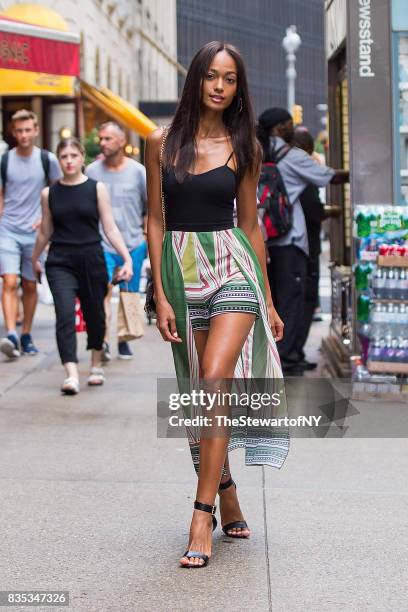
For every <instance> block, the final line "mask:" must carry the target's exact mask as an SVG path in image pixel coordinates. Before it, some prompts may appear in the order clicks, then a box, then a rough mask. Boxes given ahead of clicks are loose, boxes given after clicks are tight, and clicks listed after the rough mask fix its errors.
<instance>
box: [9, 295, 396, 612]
mask: <svg viewBox="0 0 408 612" xmlns="http://www.w3.org/2000/svg"><path fill="white" fill-rule="evenodd" d="M321 325H325V323H321V324H317V328H318V329H317V331H316V342H315V344H316V346H317V345H318V340H317V338H318V337H320V336H321V333H322V330H321V328H320V329H319V326H321ZM53 326H54V315H53V309H52V307H51V306H45V305H42V304H41V305H40V306H39V309H38V312H37V317H36V325H35V328H34V329H35V339H36V341H37V343H38V346H39V348H40V349H41V351H42V352H41V354H40V355H39V356H37V357H33V358H28V357H25V358H21V360H20V361H19V362H18V363H7V362H5V361H3V360H2V361H1V363H0V402H1V410H0V419H1V425H0V432H1V433H0V436H1V439H0V470H1V471H0V476H1V491H2V495H1V498H2V502H1V505H0V522H1V525H2V548H3V554H2V555H1V557H0V566H1V567H0V575H1V577H2V580H1V585H0V589H1V590H5V589H48V590H58V589H60V590H68V591H69V592H70V608H69V609H71V610H74V611H75V612H80V611H84V612H108V611H112V612H119V611H120V612H124V611H139V610H142V611H145V610H146V611H150V610H155V611H156V610H160V611H161V610H163V611H165V610H177V611H187V610H194V609H197V610H198V609H203V608H204V607H205V609H211V610H214V611H221V610H237V611H238V610H242V611H244V610H248V609H250V610H259V611H262V612H263V611H267V610H273V611H276V612H283V611H288V612H297V611H302V612H303V611H314V610H325V611H326V612H331V611H337V610H338V611H342V612H344V611H351V610H356V611H357V610H358V611H359V612H361V611H363V610H369V611H370V612H373V611H378V612H380V611H381V612H382V611H384V610H403V609H406V596H405V592H404V591H405V588H404V587H403V585H404V584H406V583H407V580H408V576H407V567H408V558H407V557H408V555H407V549H406V536H407V530H408V527H407V521H406V507H407V501H408V493H407V484H406V474H407V468H408V454H407V452H406V451H407V443H406V440H399V439H388V440H381V439H372V440H369V439H367V440H364V439H320V440H318V439H303V440H301V439H293V440H292V441H291V450H290V453H289V456H288V459H287V462H286V464H285V466H284V468H283V469H282V470H281V471H280V472H277V471H275V470H273V469H261V468H257V467H254V468H246V469H245V468H244V467H243V463H242V456H241V454H240V453H239V452H236V453H235V454H233V456H232V464H233V469H232V473H233V476H234V478H235V479H236V480H237V483H238V490H239V494H240V498H241V505H242V508H243V510H244V513H245V517H246V519H247V521H248V524H249V525H250V527H251V529H252V537H251V539H250V540H249V541H245V540H244V541H238V540H230V539H228V538H226V537H225V536H224V535H221V533H222V532H221V531H220V529H219V528H218V529H217V530H216V531H215V532H214V540H213V541H214V545H213V558H212V559H211V562H210V565H209V567H208V568H205V569H203V570H201V571H199V572H194V571H186V570H182V569H179V568H178V559H179V557H180V556H181V554H182V553H183V552H184V550H185V549H186V545H187V539H188V527H189V520H190V517H191V512H192V503H193V501H194V486H195V476H194V472H193V469H192V466H191V462H190V457H189V453H188V450H187V443H186V441H185V440H162V439H160V440H158V439H157V437H156V416H155V413H156V406H155V391H156V378H157V377H160V376H172V374H173V366H172V360H171V353H170V347H169V346H168V345H165V344H164V343H162V342H161V340H160V338H159V335H158V333H157V331H156V329H155V327H154V326H151V327H147V328H146V335H145V337H144V338H143V339H142V340H140V341H138V342H137V343H135V344H134V346H135V354H136V357H135V359H134V360H133V361H129V362H120V361H118V360H117V359H116V358H114V359H113V361H112V362H111V364H110V365H109V366H108V368H107V382H106V385H105V387H104V388H102V389H88V388H86V387H85V386H83V389H82V391H81V394H80V395H79V396H77V397H73V398H72V397H71V398H70V397H61V396H60V395H59V391H58V389H59V384H60V382H61V380H62V370H61V366H60V364H59V362H58V357H57V352H56V346H55V341H54V327H53ZM315 327H316V326H315ZM82 336H83V334H82ZM82 341H83V337H81V342H82ZM113 345H114V343H112V346H113ZM80 369H81V374H82V377H83V380H82V382H83V381H84V380H85V376H86V374H87V363H86V361H85V351H84V350H82V351H81V363H80ZM13 609H16V610H17V609H19V610H20V609H24V608H13ZM25 609H28V610H29V609H31V608H25ZM46 609H49V608H44V610H46Z"/></svg>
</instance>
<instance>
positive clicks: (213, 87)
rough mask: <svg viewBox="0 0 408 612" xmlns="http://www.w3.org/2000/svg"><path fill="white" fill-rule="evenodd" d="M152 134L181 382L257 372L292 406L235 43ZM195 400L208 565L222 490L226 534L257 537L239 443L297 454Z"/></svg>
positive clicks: (153, 206)
mask: <svg viewBox="0 0 408 612" xmlns="http://www.w3.org/2000/svg"><path fill="white" fill-rule="evenodd" d="M147 144H148V146H147V149H146V167H147V187H148V207H149V214H148V243H149V254H150V261H151V265H152V274H153V283H154V295H155V301H156V309H157V326H158V328H159V330H160V333H161V335H162V337H163V339H164V340H166V341H167V342H171V346H172V349H173V356H174V363H175V367H176V373H177V379H178V384H179V392H183V394H184V391H185V392H188V393H191V392H192V391H197V387H201V386H203V387H204V388H205V390H206V391H208V392H209V393H210V394H211V393H215V395H216V394H217V391H218V390H221V391H222V392H223V391H225V390H227V391H228V390H229V389H230V388H231V386H230V382H229V381H230V379H232V378H235V379H243V378H245V379H247V378H251V379H257V380H258V381H259V380H261V381H264V384H265V388H267V389H275V390H276V388H278V389H279V390H280V391H281V393H282V395H281V396H280V397H282V404H284V401H283V400H284V394H283V389H282V371H281V368H280V363H279V356H278V353H277V350H276V345H275V340H279V339H280V338H282V336H283V324H282V321H281V320H280V318H279V316H278V314H277V312H276V310H275V308H274V306H273V302H272V297H271V293H270V289H269V284H268V277H267V272H266V262H265V247H264V242H263V238H262V235H261V232H260V229H259V226H258V221H257V208H256V188H257V184H258V178H259V172H260V163H261V152H260V148H259V145H258V143H257V141H256V137H255V122H254V117H253V112H252V108H251V101H250V96H249V92H248V86H247V79H246V74H245V68H244V64H243V61H242V58H241V56H240V54H239V52H238V50H237V49H236V48H235V47H233V46H232V45H228V44H223V43H220V42H216V41H214V42H211V43H208V44H207V45H205V46H204V47H203V48H202V49H200V50H199V51H198V53H197V54H196V56H195V57H194V59H193V61H192V63H191V66H190V68H189V71H188V74H187V77H186V82H185V86H184V90H183V94H182V97H181V100H180V104H179V107H178V109H177V112H176V114H175V117H174V119H173V122H172V124H171V126H170V128H169V129H168V130H164V131H163V130H156V131H155V132H153V133H152V134H151V135H150V136H149V137H148V139H147ZM161 187H162V189H161ZM162 196H164V197H162ZM234 199H236V203H237V217H238V227H234V221H233V211H234ZM254 384H255V385H256V382H255V383H254ZM248 385H249V387H247V386H245V388H250V385H251V383H248ZM200 391H201V389H200ZM190 397H192V396H190ZM213 397H214V396H213ZM183 406H185V404H183ZM195 406H196V404H195V405H194V402H193V401H191V402H189V405H188V407H187V408H186V410H185V413H186V416H187V417H189V416H190V417H192V419H190V422H189V421H187V420H185V425H186V428H187V434H188V440H189V444H190V451H191V456H192V460H193V464H194V467H195V469H196V472H197V475H198V484H197V492H196V501H195V502H194V513H193V517H192V521H191V526H190V538H189V542H188V548H187V550H186V552H185V553H184V554H183V556H182V557H181V559H180V564H181V566H182V567H188V568H199V567H204V566H206V565H207V564H208V561H209V558H210V556H211V529H212V528H215V526H216V524H217V521H216V519H215V517H214V514H215V511H216V507H215V497H216V494H217V493H218V494H219V497H220V513H221V526H222V529H223V531H224V533H225V534H226V535H227V536H229V537H234V538H248V537H249V535H250V531H249V527H248V525H247V523H246V521H245V520H244V517H243V514H242V512H241V509H240V505H239V501H238V497H237V492H236V487H235V483H234V481H233V480H232V478H231V473H230V467H229V458H228V451H229V450H232V449H234V448H237V447H239V446H241V447H244V448H245V462H246V464H247V465H271V466H274V467H277V468H280V467H281V466H282V464H283V462H284V460H285V457H286V455H287V452H288V438H287V435H286V433H285V432H283V431H282V430H280V431H279V432H278V431H276V428H275V431H274V430H273V428H269V427H265V428H256V427H252V428H251V429H249V428H248V429H246V428H243V427H241V428H240V427H237V428H235V429H234V425H233V426H232V427H231V428H230V427H228V424H227V427H222V425H221V427H218V428H217V417H219V416H221V417H222V416H224V415H225V412H223V406H222V405H221V406H220V404H219V403H218V402H217V401H216V402H215V405H213V406H212V407H211V410H207V409H208V406H203V405H200V406H198V409H197V408H196V407H195ZM229 408H230V407H229V406H227V409H228V410H229ZM281 408H282V409H284V408H283V406H281ZM201 409H204V411H203V412H204V414H205V415H206V416H207V417H208V418H209V419H210V420H208V421H207V423H208V427H207V426H206V425H203V427H200V424H198V425H197V426H196V425H195V422H196V420H195V417H196V416H198V417H200V416H202V414H203V413H202V410H201ZM229 414H230V412H229ZM214 417H216V418H215V420H214ZM197 422H198V423H200V421H199V420H198V421H197ZM169 424H171V423H170V422H169ZM211 427H212V431H210V430H211ZM211 515H212V516H211Z"/></svg>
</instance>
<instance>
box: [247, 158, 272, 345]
mask: <svg viewBox="0 0 408 612" xmlns="http://www.w3.org/2000/svg"><path fill="white" fill-rule="evenodd" d="M259 175H260V166H259V168H258V170H257V172H256V173H255V174H254V173H253V172H251V170H248V171H247V172H246V174H245V176H244V178H243V179H242V181H241V184H240V186H239V188H238V193H237V213H238V227H239V228H240V229H242V230H243V231H244V232H245V234H246V235H247V237H248V240H249V242H250V243H251V245H252V247H253V249H254V251H255V253H256V256H257V257H258V260H259V263H260V266H261V270H262V275H263V277H264V283H265V294H266V295H265V297H266V306H267V308H268V314H269V322H270V324H271V328H272V332H273V335H274V338H275V340H277V341H278V340H281V339H282V338H283V322H282V320H281V319H280V317H279V315H278V313H277V312H276V310H275V307H274V305H273V301H272V296H271V289H270V286H269V280H268V273H267V269H266V254H265V242H264V240H263V237H262V232H261V229H260V227H259V224H258V215H257V208H256V190H257V186H258V181H259Z"/></svg>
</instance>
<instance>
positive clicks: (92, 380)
mask: <svg viewBox="0 0 408 612" xmlns="http://www.w3.org/2000/svg"><path fill="white" fill-rule="evenodd" d="M104 382H105V376H104V373H103V369H102V368H96V367H93V368H91V373H90V374H89V377H88V385H89V386H90V387H100V386H101V385H103V383H104Z"/></svg>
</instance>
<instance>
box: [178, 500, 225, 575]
mask: <svg viewBox="0 0 408 612" xmlns="http://www.w3.org/2000/svg"><path fill="white" fill-rule="evenodd" d="M194 509H195V510H202V511H203V512H208V513H209V514H211V515H212V524H213V528H212V530H213V531H214V529H215V528H216V527H217V519H216V518H215V516H214V515H215V511H216V509H217V506H210V505H209V504H202V503H201V502H199V501H197V500H196V501H195V502H194ZM183 557H187V559H192V558H194V557H196V558H198V559H202V560H203V561H204V563H202V564H201V565H183V563H180V567H187V568H188V569H190V568H191V569H195V568H197V567H205V566H206V565H208V562H209V560H210V557H209V556H208V555H205V554H204V553H201V552H198V551H196V550H188V549H187V550H186V552H185V553H184V555H183Z"/></svg>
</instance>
